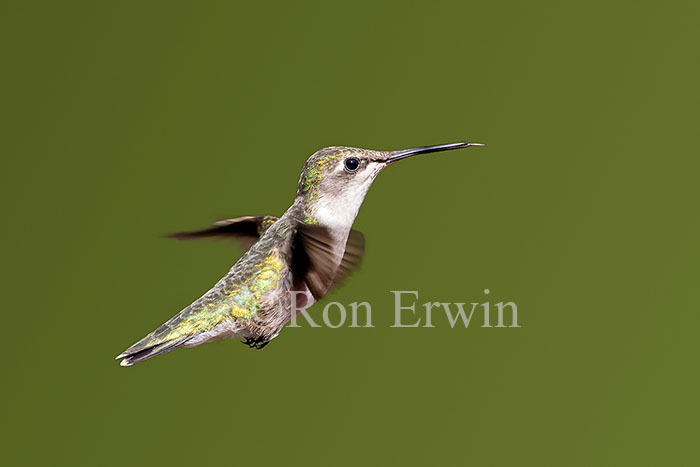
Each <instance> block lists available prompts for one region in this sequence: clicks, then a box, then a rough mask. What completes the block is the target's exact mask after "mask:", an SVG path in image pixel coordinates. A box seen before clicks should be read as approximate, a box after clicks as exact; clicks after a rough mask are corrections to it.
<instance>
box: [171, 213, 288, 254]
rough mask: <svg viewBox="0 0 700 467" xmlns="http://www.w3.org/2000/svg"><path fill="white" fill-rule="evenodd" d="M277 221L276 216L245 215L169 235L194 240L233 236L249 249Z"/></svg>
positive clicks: (179, 238)
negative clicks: (205, 227) (203, 227)
mask: <svg viewBox="0 0 700 467" xmlns="http://www.w3.org/2000/svg"><path fill="white" fill-rule="evenodd" d="M276 221H277V218H276V217H275V216H243V217H236V218H235V219H225V220H223V221H219V222H215V223H214V225H213V226H211V227H209V228H208V229H202V230H190V231H186V232H176V233H173V234H169V235H167V237H170V238H177V239H178V240H194V239H197V238H232V239H234V240H236V241H237V242H238V243H239V244H240V245H241V248H243V249H244V250H247V249H249V248H250V247H251V246H253V244H254V243H255V242H257V241H258V239H259V238H260V236H261V235H262V234H263V233H264V232H265V231H266V230H267V229H269V228H270V226H271V225H272V224H274V223H275V222H276Z"/></svg>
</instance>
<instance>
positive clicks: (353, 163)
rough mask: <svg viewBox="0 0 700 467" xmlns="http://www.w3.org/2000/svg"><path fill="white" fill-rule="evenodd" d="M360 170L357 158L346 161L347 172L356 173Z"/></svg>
mask: <svg viewBox="0 0 700 467" xmlns="http://www.w3.org/2000/svg"><path fill="white" fill-rule="evenodd" d="M359 168H360V160H359V159H358V158H356V157H349V158H347V159H345V170H347V171H348V172H355V171H356V170H357V169H359Z"/></svg>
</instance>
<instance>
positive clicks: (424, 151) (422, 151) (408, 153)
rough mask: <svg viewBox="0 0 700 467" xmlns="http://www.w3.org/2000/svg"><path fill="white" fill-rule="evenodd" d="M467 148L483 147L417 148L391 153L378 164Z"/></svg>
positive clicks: (441, 146) (465, 144) (463, 145)
mask: <svg viewBox="0 0 700 467" xmlns="http://www.w3.org/2000/svg"><path fill="white" fill-rule="evenodd" d="M469 146H483V144H481V143H448V144H438V145H436V146H421V147H419V148H411V149H402V150H400V151H393V152H391V153H390V155H389V157H387V158H385V159H380V160H379V162H386V163H387V164H390V163H392V162H396V161H398V160H401V159H404V158H406V157H411V156H415V155H417V154H427V153H429V152H440V151H449V150H451V149H461V148H468V147H469Z"/></svg>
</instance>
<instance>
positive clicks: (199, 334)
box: [116, 142, 483, 366]
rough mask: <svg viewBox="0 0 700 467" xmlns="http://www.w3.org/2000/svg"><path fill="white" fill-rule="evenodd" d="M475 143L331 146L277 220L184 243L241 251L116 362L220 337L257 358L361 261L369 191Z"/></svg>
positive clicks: (231, 222) (233, 223) (248, 220)
mask: <svg viewBox="0 0 700 467" xmlns="http://www.w3.org/2000/svg"><path fill="white" fill-rule="evenodd" d="M469 146H483V144H481V143H467V142H461V143H450V144H440V145H435V146H422V147H417V148H411V149H403V150H399V151H374V150H369V149H360V148H352V147H345V146H333V147H328V148H324V149H321V150H319V151H317V152H315V153H314V154H313V155H311V157H309V158H308V159H307V161H306V163H305V164H304V167H303V169H302V171H301V176H300V177H299V182H298V185H297V194H296V197H295V199H294V202H293V204H292V205H291V207H290V208H289V209H287V211H286V212H285V213H284V214H283V215H282V216H281V217H279V218H278V217H275V216H270V215H262V216H244V217H237V218H233V219H226V220H223V221H219V222H216V223H215V224H214V225H213V226H211V227H209V228H206V229H203V230H196V231H186V232H179V233H175V234H171V235H170V236H171V237H174V238H177V239H181V240H189V239H197V238H209V237H225V238H232V239H234V240H237V241H238V242H239V244H240V245H241V246H242V248H243V249H244V250H246V251H245V253H244V254H243V256H242V257H241V258H240V259H239V260H238V261H237V262H236V263H235V264H234V265H233V267H231V269H230V270H229V272H228V273H227V274H226V275H225V276H224V277H223V278H221V280H219V281H218V282H217V283H216V284H215V285H214V287H212V288H211V289H210V290H209V291H208V292H206V293H205V294H204V295H202V296H201V297H200V298H199V299H197V300H195V301H194V302H193V303H192V304H191V305H189V306H188V307H186V308H184V309H183V310H182V311H180V312H179V313H178V314H176V315H175V316H173V317H172V318H170V319H169V320H168V321H166V322H165V323H164V324H163V325H161V326H160V327H158V328H157V329H156V330H154V331H153V332H151V333H150V334H148V335H147V336H146V337H144V338H143V339H141V340H140V341H138V342H137V343H135V344H134V345H132V346H131V347H129V348H128V349H126V350H125V351H124V352H122V353H121V354H119V355H118V356H117V357H116V358H117V360H121V362H120V364H121V365H122V366H131V365H133V364H135V363H138V362H142V361H144V360H146V359H149V358H151V357H155V356H156V355H160V354H163V353H165V352H169V351H171V350H174V349H176V348H178V347H195V346H198V345H200V344H204V343H206V342H211V341H215V340H219V339H224V338H235V339H242V342H243V343H245V344H247V345H248V346H249V347H251V348H256V349H262V348H263V347H264V346H265V345H267V344H268V343H269V342H270V341H271V340H272V339H274V338H275V337H277V335H278V334H279V333H280V331H281V330H282V328H283V327H284V326H285V324H287V323H288V322H289V321H290V320H291V318H292V316H293V314H295V315H298V314H299V313H300V312H301V311H303V310H306V309H307V308H308V307H310V306H311V305H313V304H314V303H315V302H317V301H318V300H320V299H321V298H322V297H323V296H324V295H325V294H326V293H327V292H328V291H329V290H330V289H332V288H333V287H336V286H337V285H338V284H340V283H341V282H342V281H343V280H344V278H345V277H346V276H347V275H348V273H350V272H351V271H352V270H353V269H355V268H356V267H357V266H358V265H359V263H360V260H361V259H362V256H363V254H364V246H365V239H364V235H363V234H362V233H361V232H359V231H357V230H355V229H353V228H352V225H353V222H354V221H355V217H356V216H357V213H358V211H359V209H360V206H361V205H362V201H363V200H364V198H365V195H366V194H367V191H368V190H369V188H370V186H371V185H372V182H374V179H375V178H376V176H377V175H378V174H379V172H381V171H382V170H383V169H385V168H386V167H388V166H389V165H391V164H393V163H394V162H396V161H399V160H401V159H405V158H407V157H410V156H415V155H418V154H428V153H435V152H439V151H448V150H453V149H460V148H466V147H469Z"/></svg>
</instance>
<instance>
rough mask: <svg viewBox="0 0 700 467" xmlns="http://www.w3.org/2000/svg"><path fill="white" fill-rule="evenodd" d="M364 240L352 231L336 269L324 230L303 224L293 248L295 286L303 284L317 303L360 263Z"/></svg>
mask: <svg viewBox="0 0 700 467" xmlns="http://www.w3.org/2000/svg"><path fill="white" fill-rule="evenodd" d="M364 250H365V237H364V235H362V233H361V232H359V231H357V230H354V229H352V230H351V231H350V234H349V235H348V240H347V243H346V245H345V252H344V253H343V258H342V259H341V262H340V265H339V266H336V256H335V252H334V249H333V240H332V237H331V235H330V233H329V232H328V230H327V229H326V228H324V227H321V226H317V225H308V224H302V225H300V226H299V227H297V232H296V234H295V236H294V242H293V244H292V266H293V267H292V270H293V271H295V275H296V277H295V282H296V285H297V286H300V285H301V284H302V283H305V284H306V286H307V287H308V288H309V291H310V292H311V294H312V295H313V296H314V298H315V299H316V300H320V299H321V298H322V297H323V296H324V295H325V294H326V293H327V292H328V290H330V289H331V288H333V287H335V286H337V285H338V284H340V283H341V282H342V281H343V280H344V279H345V277H347V275H348V274H349V273H350V271H352V270H353V269H355V268H356V267H357V266H358V265H359V264H360V262H361V260H362V255H363V254H364Z"/></svg>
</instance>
